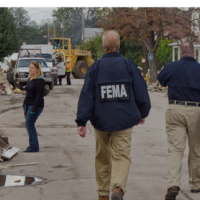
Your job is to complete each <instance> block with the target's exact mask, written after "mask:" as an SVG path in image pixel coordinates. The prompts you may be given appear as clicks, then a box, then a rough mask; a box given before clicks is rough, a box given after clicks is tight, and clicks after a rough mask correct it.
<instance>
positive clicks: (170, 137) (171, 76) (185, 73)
mask: <svg viewBox="0 0 200 200" xmlns="http://www.w3.org/2000/svg"><path fill="white" fill-rule="evenodd" d="M180 49H181V60H179V61H175V62H170V63H168V64H166V65H165V67H164V69H163V70H162V71H161V72H160V74H159V75H158V81H159V82H160V84H161V85H163V86H165V87H166V86H168V98H169V105H168V108H167V111H166V114H165V119H166V133H167V141H168V156H167V159H168V190H167V194H166V195H165V200H175V199H176V196H177V195H178V193H179V190H180V184H181V168H182V158H183V154H184V150H185V147H186V136H187V137H188V143H189V157H188V169H189V185H190V188H191V192H192V193H198V192H200V134H199V131H200V123H199V122H200V64H199V63H197V62H196V60H195V59H194V47H193V44H192V43H191V42H185V43H182V44H181V47H180Z"/></svg>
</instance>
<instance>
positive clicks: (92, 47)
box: [85, 36, 104, 60]
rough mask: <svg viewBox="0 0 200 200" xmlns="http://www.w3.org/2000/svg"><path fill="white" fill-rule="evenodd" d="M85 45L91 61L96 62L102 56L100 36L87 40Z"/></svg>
mask: <svg viewBox="0 0 200 200" xmlns="http://www.w3.org/2000/svg"><path fill="white" fill-rule="evenodd" d="M85 45H86V46H87V50H88V51H91V53H92V59H93V60H98V59H100V58H101V57H102V56H103V55H104V51H103V47H102V36H97V37H95V38H93V39H90V40H88V41H87V42H86V43H85Z"/></svg>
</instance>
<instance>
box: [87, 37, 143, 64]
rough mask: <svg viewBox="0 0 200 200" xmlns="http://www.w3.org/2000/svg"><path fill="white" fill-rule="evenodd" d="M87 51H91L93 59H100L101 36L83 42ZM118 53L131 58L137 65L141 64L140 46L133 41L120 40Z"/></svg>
mask: <svg viewBox="0 0 200 200" xmlns="http://www.w3.org/2000/svg"><path fill="white" fill-rule="evenodd" d="M85 44H86V45H87V49H88V51H91V53H92V58H93V59H94V60H98V59H100V58H101V57H102V56H103V55H104V51H103V47H102V36H97V37H95V38H93V39H90V40H89V41H87V42H86V43H85ZM119 53H120V54H121V55H123V56H124V57H126V58H128V59H130V60H132V61H133V62H135V63H136V64H137V65H138V66H142V46H141V45H137V44H134V43H133V42H125V41H121V44H120V51H119Z"/></svg>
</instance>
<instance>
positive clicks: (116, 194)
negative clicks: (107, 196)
mask: <svg viewBox="0 0 200 200" xmlns="http://www.w3.org/2000/svg"><path fill="white" fill-rule="evenodd" d="M123 196H124V192H123V190H122V189H121V188H120V187H119V186H117V187H116V188H115V189H114V191H113V193H112V196H111V199H112V200H123Z"/></svg>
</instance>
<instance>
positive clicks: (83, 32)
mask: <svg viewBox="0 0 200 200" xmlns="http://www.w3.org/2000/svg"><path fill="white" fill-rule="evenodd" d="M81 11H82V34H83V44H85V31H84V18H83V8H81Z"/></svg>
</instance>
